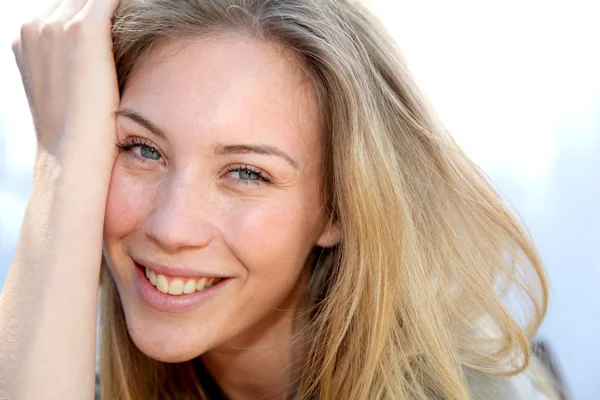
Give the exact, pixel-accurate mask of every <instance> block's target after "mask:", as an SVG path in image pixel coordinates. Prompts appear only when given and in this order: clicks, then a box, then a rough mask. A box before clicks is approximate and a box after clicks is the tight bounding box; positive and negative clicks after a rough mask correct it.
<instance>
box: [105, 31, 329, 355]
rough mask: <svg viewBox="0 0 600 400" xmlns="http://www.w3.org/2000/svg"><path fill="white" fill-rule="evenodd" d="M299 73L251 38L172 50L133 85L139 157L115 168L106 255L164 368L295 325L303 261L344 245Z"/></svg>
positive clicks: (165, 48) (127, 118) (130, 116)
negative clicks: (292, 314)
mask: <svg viewBox="0 0 600 400" xmlns="http://www.w3.org/2000/svg"><path fill="white" fill-rule="evenodd" d="M294 62H295V58H294V57H292V56H290V54H288V53H287V52H286V51H284V49H283V48H282V47H281V46H279V45H276V44H273V43H267V42H262V41H257V40H254V39H251V38H246V37H239V36H238V37H233V36H232V37H220V38H203V39H195V40H187V41H185V42H184V41H170V42H167V43H164V44H162V45H161V46H159V47H157V48H156V49H155V50H153V52H152V53H151V54H150V55H149V56H148V57H146V58H144V59H142V60H140V61H139V62H138V63H137V64H136V67H135V68H134V70H133V73H132V75H131V76H130V78H129V80H128V83H127V87H126V89H125V91H124V93H123V96H122V99H121V106H120V112H119V116H118V118H117V125H118V133H117V134H118V141H119V143H120V144H122V145H125V146H126V147H128V146H129V145H134V147H132V148H130V149H128V150H122V151H121V153H120V154H119V156H118V158H117V160H116V162H115V165H114V170H113V173H112V179H111V183H110V189H109V194H108V202H107V208H106V219H105V226H104V249H103V251H104V255H105V257H106V259H107V261H108V264H109V268H110V271H111V273H112V276H113V277H114V280H115V282H116V284H117V288H118V291H119V295H120V298H121V301H122V304H123V308H124V310H125V317H126V320H127V327H128V330H129V333H130V335H131V337H132V339H133V340H134V342H135V343H136V345H137V346H138V348H140V350H142V351H143V352H144V353H146V354H147V355H149V356H151V357H153V358H155V359H158V360H162V361H175V362H176V361H184V360H188V359H191V358H193V357H196V356H198V355H200V354H203V353H205V352H207V351H210V350H213V349H219V348H221V349H224V348H226V347H230V346H247V345H249V344H250V343H252V342H254V341H256V340H257V338H260V337H261V335H263V334H265V332H267V331H269V329H271V328H273V327H274V326H277V325H278V324H279V325H280V324H281V323H282V321H283V318H287V321H289V320H290V318H289V312H288V310H293V308H294V307H296V304H297V302H298V301H299V299H300V298H301V296H302V294H303V292H305V290H306V287H305V283H304V284H303V282H305V280H304V279H303V277H305V273H304V272H305V271H306V268H305V264H306V263H307V257H309V255H310V253H311V251H312V250H313V249H314V247H315V246H317V245H318V246H323V247H328V246H332V245H334V244H336V243H337V242H338V240H339V230H338V229H337V226H336V225H335V224H333V225H332V224H330V223H329V222H330V221H329V218H328V216H327V215H326V214H325V212H324V207H323V205H324V194H323V187H322V175H321V146H320V141H319V140H320V132H319V129H320V127H319V116H318V109H317V104H316V97H315V92H314V88H313V86H312V84H311V83H310V82H309V81H308V79H306V77H305V76H304V75H303V74H302V72H301V71H300V69H299V68H298V66H297V65H294ZM144 267H149V268H150V269H149V270H148V271H146V269H145V268H144ZM146 273H148V276H149V277H147V276H146ZM211 283H212V286H211Z"/></svg>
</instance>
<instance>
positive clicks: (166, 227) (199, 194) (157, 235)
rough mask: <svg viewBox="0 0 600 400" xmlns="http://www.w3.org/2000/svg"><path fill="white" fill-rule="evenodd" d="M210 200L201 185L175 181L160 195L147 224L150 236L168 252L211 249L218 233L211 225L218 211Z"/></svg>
mask: <svg viewBox="0 0 600 400" xmlns="http://www.w3.org/2000/svg"><path fill="white" fill-rule="evenodd" d="M173 178H174V179H173ZM210 197H211V196H210V194H209V191H208V190H206V189H202V187H201V185H200V184H199V183H198V182H193V181H192V180H191V179H186V178H185V177H184V176H179V177H172V179H169V180H167V181H166V182H165V183H164V185H162V186H161V187H160V189H159V193H157V195H156V200H155V206H154V208H153V210H152V212H151V213H150V215H149V216H148V218H147V219H146V222H145V229H146V235H147V236H148V237H149V238H151V239H152V240H154V241H155V242H156V243H157V244H158V245H159V246H160V247H161V248H162V249H163V250H165V251H171V252H172V251H176V250H181V249H183V248H192V247H194V248H199V247H206V246H208V244H209V243H210V242H211V240H212V239H213V238H214V236H215V233H216V228H215V226H214V225H213V223H211V221H210V219H211V217H213V216H214V215H215V211H216V210H215V207H214V205H215V203H214V202H213V201H211V199H210Z"/></svg>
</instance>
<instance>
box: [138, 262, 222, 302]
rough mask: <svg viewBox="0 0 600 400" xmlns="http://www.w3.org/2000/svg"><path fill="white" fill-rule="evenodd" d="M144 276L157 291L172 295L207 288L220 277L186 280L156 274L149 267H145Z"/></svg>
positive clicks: (217, 281) (219, 279) (218, 280)
mask: <svg viewBox="0 0 600 400" xmlns="http://www.w3.org/2000/svg"><path fill="white" fill-rule="evenodd" d="M145 274H146V278H147V279H148V280H149V281H150V283H151V284H152V285H153V286H155V287H156V289H158V291H159V292H162V293H168V294H170V295H173V296H180V295H182V294H190V293H194V292H200V291H202V290H204V289H208V288H209V287H211V286H214V285H216V284H217V283H219V282H221V280H222V279H221V278H207V277H204V278H200V279H198V280H196V279H188V280H187V281H185V283H184V280H183V279H181V278H174V279H171V281H169V279H168V278H167V277H166V276H165V275H163V274H157V273H156V272H154V271H152V270H151V269H149V268H145Z"/></svg>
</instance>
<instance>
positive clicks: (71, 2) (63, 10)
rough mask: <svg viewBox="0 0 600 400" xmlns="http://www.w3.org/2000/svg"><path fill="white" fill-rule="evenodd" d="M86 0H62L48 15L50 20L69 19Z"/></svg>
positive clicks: (79, 9) (78, 10) (81, 7)
mask: <svg viewBox="0 0 600 400" xmlns="http://www.w3.org/2000/svg"><path fill="white" fill-rule="evenodd" d="M86 3H87V0H64V1H63V2H62V3H60V5H59V6H58V7H57V8H56V9H55V10H54V12H53V13H52V14H51V15H50V17H49V19H50V20H51V21H65V22H66V21H70V20H71V19H72V18H73V17H74V16H75V15H77V13H79V12H80V11H81V10H82V9H83V7H84V6H85V4H86Z"/></svg>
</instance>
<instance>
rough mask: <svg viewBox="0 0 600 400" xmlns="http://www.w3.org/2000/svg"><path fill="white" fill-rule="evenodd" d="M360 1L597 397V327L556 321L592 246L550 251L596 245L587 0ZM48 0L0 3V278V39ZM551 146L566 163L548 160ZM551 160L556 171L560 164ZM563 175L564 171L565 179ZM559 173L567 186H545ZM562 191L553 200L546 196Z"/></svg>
mask: <svg viewBox="0 0 600 400" xmlns="http://www.w3.org/2000/svg"><path fill="white" fill-rule="evenodd" d="M370 3H371V4H372V7H373V9H374V10H375V11H376V13H377V14H378V15H380V16H381V19H382V21H383V22H384V23H385V24H386V25H387V26H388V28H389V29H390V31H391V32H392V33H393V35H394V36H395V38H396V40H397V41H398V43H399V45H400V47H401V49H402V50H403V52H404V54H405V55H406V57H407V59H408V61H409V64H410V66H411V69H412V70H413V72H414V74H415V76H416V77H417V81H418V82H419V84H420V86H421V87H422V89H423V90H424V91H425V93H426V94H427V95H428V96H429V98H430V99H431V101H432V103H433V104H434V106H435V107H436V109H437V110H438V112H439V113H440V115H441V117H442V119H443V120H444V121H445V123H446V125H447V126H448V128H449V129H450V131H451V132H453V134H454V136H455V137H456V139H457V141H458V142H459V144H461V145H462V146H463V147H464V148H465V150H466V151H467V153H468V154H469V155H470V156H471V157H472V158H474V159H475V161H477V162H478V163H479V164H480V165H481V166H482V167H484V169H485V170H486V171H487V172H488V173H489V174H490V175H491V176H492V178H493V179H494V180H497V181H499V183H500V186H501V188H502V189H503V190H505V192H507V194H509V196H510V197H511V198H513V199H515V200H517V201H516V204H517V206H518V208H519V210H520V211H522V214H523V215H524V216H525V218H526V221H527V222H528V223H530V226H531V228H532V231H533V232H534V237H536V238H537V239H538V242H539V243H540V248H541V249H542V256H543V257H544V256H545V258H546V259H547V261H548V264H549V269H550V275H551V279H553V282H554V291H555V293H556V297H558V298H559V299H560V302H559V304H558V305H557V307H556V308H557V309H559V310H560V312H555V314H551V315H550V318H549V322H548V323H547V324H546V325H545V326H546V331H545V332H546V335H547V336H548V337H549V338H550V339H551V341H552V343H553V345H554V346H555V348H556V349H557V352H558V353H559V358H560V361H561V362H562V365H563V366H564V368H565V369H566V375H568V378H569V383H570V384H571V386H572V389H573V392H574V393H575V394H576V395H577V396H575V398H576V399H580V400H581V399H588V398H589V399H592V398H594V397H593V396H594V395H595V394H597V393H600V384H599V383H597V379H596V378H597V377H596V378H594V376H593V374H594V372H593V370H594V368H591V369H590V368H585V367H581V366H586V365H591V363H593V362H597V360H598V359H600V351H599V350H598V349H597V348H598V346H597V337H598V336H600V325H598V324H596V325H591V323H590V325H589V326H588V325H586V328H585V329H575V330H574V329H573V328H572V326H573V325H574V324H576V323H577V322H579V321H580V320H581V318H580V317H577V318H578V319H577V320H575V319H571V320H569V318H570V317H571V316H576V315H578V312H579V313H580V314H581V315H582V316H583V317H582V318H588V314H586V313H587V311H582V308H581V307H584V306H585V305H586V304H588V305H589V308H590V309H589V312H590V313H594V312H595V315H596V317H597V316H598V315H599V314H598V311H597V310H598V309H599V308H600V295H599V294H598V293H599V291H598V290H596V289H597V288H596V287H595V285H596V284H595V282H598V281H600V265H599V264H598V260H600V255H598V252H597V251H596V253H594V254H595V256H596V258H595V259H592V262H591V267H592V268H590V265H589V260H590V258H589V257H588V258H585V260H584V261H583V262H581V263H580V265H579V268H581V269H580V270H576V269H575V268H577V265H575V266H573V267H572V268H573V269H572V270H569V271H568V272H565V269H564V267H563V268H562V269H561V268H559V264H560V263H559V262H558V261H556V260H564V259H566V260H569V259H570V254H575V253H580V252H581V251H582V250H581V243H587V242H590V243H593V242H594V240H596V246H595V248H598V247H600V246H598V244H600V236H597V237H596V239H593V237H592V239H590V236H591V234H590V232H594V234H595V233H597V232H598V230H597V229H596V230H592V231H589V229H591V228H589V226H588V227H587V229H588V231H586V230H585V229H584V227H585V226H586V224H588V223H589V221H590V220H592V221H600V211H598V209H597V207H596V206H595V204H599V203H600V195H599V194H598V189H597V188H598V187H599V186H600V182H598V181H597V180H596V181H592V182H587V181H585V179H590V178H587V177H592V178H595V177H597V175H593V174H588V175H586V173H587V171H590V170H591V168H592V167H593V168H598V167H597V166H598V165H599V162H598V161H596V159H595V158H594V154H593V151H594V149H596V151H597V150H598V149H600V44H599V39H600V22H599V20H598V16H599V15H600V3H599V2H598V1H594V0H568V1H567V0H560V1H557V0H545V1H542V0H504V1H502V2H495V1H482V0H478V1H476V0H452V1H447V0H411V1H408V0H371V1H370ZM8 4H10V5H8ZM48 4H50V1H49V0H18V1H11V2H10V3H7V4H6V5H4V6H3V10H2V12H0V287H1V285H2V282H3V280H4V275H5V274H6V270H7V268H8V264H9V263H10V260H11V258H12V252H13V251H14V245H15V244H16V240H17V237H18V232H19V229H20V225H21V221H22V218H23V215H24V212H25V207H26V203H27V198H28V196H29V188H30V186H31V182H30V179H31V168H32V164H33V160H34V148H35V140H34V134H33V127H32V124H31V118H30V114H29V109H28V106H27V100H26V98H25V95H24V93H23V90H22V86H21V80H20V76H19V74H18V70H17V68H16V65H15V63H14V58H13V55H12V51H11V48H10V43H11V40H12V39H13V37H15V36H16V34H17V33H18V28H19V26H20V24H21V22H23V21H24V20H26V19H27V18H28V17H29V16H32V15H34V14H36V13H37V12H38V10H40V9H41V8H42V7H44V6H45V5H48ZM565 152H567V153H568V154H571V155H573V156H572V158H569V159H568V160H567V161H561V163H559V161H560V160H562V159H563V158H564V154H565ZM599 155H600V154H599ZM561 157H562V158H561ZM565 162H566V163H567V165H568V166H569V168H570V169H569V170H565ZM565 171H566V172H565ZM570 171H571V172H572V171H575V172H572V173H573V175H568V174H569V173H571V172H570ZM596 171H598V169H596ZM565 174H566V175H565ZM561 177H562V178H561ZM559 179H563V181H566V182H567V183H564V184H560V185H558V184H557V183H556V182H557V181H558V180H559ZM578 179H583V180H584V181H583V182H581V185H580V186H578V187H580V188H583V189H581V191H580V192H576V191H575V189H573V188H572V187H571V186H568V183H570V182H576V181H577V180H578ZM561 182H562V181H561ZM571 192H572V193H574V195H573V196H576V198H577V199H579V200H580V201H579V203H575V204H576V205H575V206H574V207H575V208H577V207H579V205H580V203H582V202H584V201H586V200H587V201H588V203H589V204H591V205H590V206H589V211H585V212H582V214H576V215H574V214H572V213H571V211H570V210H571V209H573V205H572V204H571V203H570V201H571V200H565V199H567V197H568V196H569V193H571ZM565 193H566V194H565ZM562 194H564V196H567V197H564V198H563V199H562V200H556V199H559V197H560V195H562ZM594 196H595V197H594ZM590 199H592V200H590ZM576 211H577V210H576ZM552 218H554V219H552ZM550 220H552V221H554V222H552V223H549V222H548V221H550ZM571 223H572V226H571V227H570V228H569V229H571V230H570V231H569V234H568V236H569V237H570V240H571V241H572V249H570V250H568V251H567V250H564V251H563V253H564V258H563V253H556V254H555V253H552V251H551V250H552V249H553V248H560V246H562V245H564V242H565V241H566V239H565V238H564V237H560V235H561V234H562V233H563V232H566V231H565V229H566V228H565V226H566V225H569V224H571ZM582 232H587V233H582ZM564 235H565V236H566V233H565V234H564ZM578 235H580V236H578ZM557 237H558V239H557ZM586 240H587V242H586ZM587 247H593V244H592V246H587ZM544 249H550V250H544ZM544 251H546V253H544ZM561 267H562V265H561ZM589 271H595V273H596V274H597V280H594V279H590V278H589V273H590V272H589ZM585 285H591V286H590V287H589V290H588V291H587V292H586V294H585V295H586V296H587V297H585V298H582V297H577V296H582V294H581V293H583V292H584V291H582V290H579V289H578V288H581V287H587V286H585ZM592 305H594V306H593V307H592ZM572 318H575V317H572ZM595 319H596V320H597V319H598V318H595ZM584 334H587V336H582V335H584Z"/></svg>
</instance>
